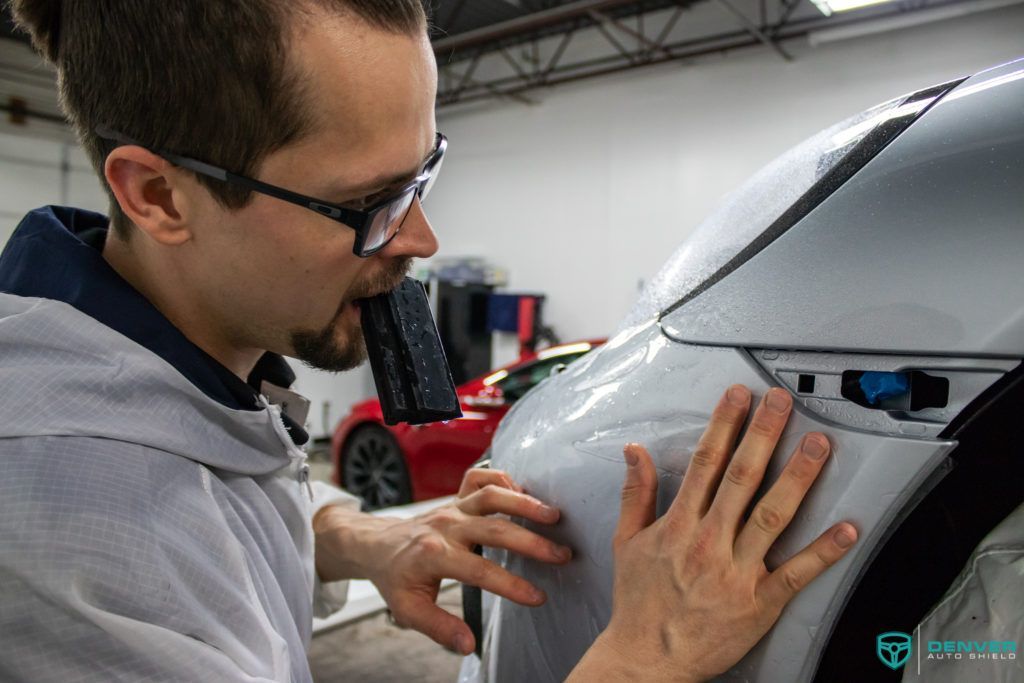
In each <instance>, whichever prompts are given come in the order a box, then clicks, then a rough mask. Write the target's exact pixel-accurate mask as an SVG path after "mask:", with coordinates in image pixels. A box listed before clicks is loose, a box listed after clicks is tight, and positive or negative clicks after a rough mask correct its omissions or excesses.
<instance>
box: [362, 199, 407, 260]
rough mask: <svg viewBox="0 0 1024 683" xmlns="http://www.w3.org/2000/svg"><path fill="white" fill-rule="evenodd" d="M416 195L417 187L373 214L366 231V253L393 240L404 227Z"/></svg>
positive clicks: (364, 247) (364, 243)
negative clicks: (403, 224)
mask: <svg viewBox="0 0 1024 683" xmlns="http://www.w3.org/2000/svg"><path fill="white" fill-rule="evenodd" d="M415 197H416V188H412V189H410V190H409V191H408V192H405V193H403V194H402V195H401V196H400V197H396V198H395V200H394V201H393V202H390V203H389V204H387V205H386V206H382V207H381V208H380V210H379V211H377V213H375V214H374V215H373V220H372V221H371V222H370V228H369V230H368V231H367V233H366V240H365V241H364V242H363V253H364V254H365V253H369V252H374V251H377V250H378V249H380V248H381V247H383V246H384V245H385V244H387V243H388V242H390V241H391V238H392V237H394V236H395V233H397V232H398V229H399V228H400V227H402V223H403V222H404V221H405V216H406V215H407V214H408V213H409V209H410V207H412V201H413V199H414V198H415Z"/></svg>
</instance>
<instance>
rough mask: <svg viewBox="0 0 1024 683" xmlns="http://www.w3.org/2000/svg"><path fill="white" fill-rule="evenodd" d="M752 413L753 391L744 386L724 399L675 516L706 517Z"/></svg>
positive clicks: (703, 438) (704, 438) (681, 491)
mask: <svg viewBox="0 0 1024 683" xmlns="http://www.w3.org/2000/svg"><path fill="white" fill-rule="evenodd" d="M749 410H750V390H749V389H747V388H746V387H745V386H743V385H742V384H735V385H733V386H731V387H729V389H728V390H726V392H725V393H724V394H723V395H722V398H721V399H719V401H718V405H717V406H715V410H714V412H713V413H711V421H710V422H708V426H707V428H706V429H705V430H704V434H703V435H702V436H701V437H700V441H698V442H697V448H695V449H694V451H693V455H692V456H691V457H690V463H689V464H688V465H687V466H686V474H685V475H683V483H682V484H681V485H680V486H679V493H678V494H676V498H675V500H674V501H673V502H672V508H671V511H670V512H671V514H673V515H676V514H679V513H683V514H687V515H696V516H697V517H698V518H699V517H703V516H704V514H705V513H706V512H707V510H708V506H710V505H711V500H712V498H714V495H715V489H716V487H717V486H718V482H719V480H720V479H721V478H722V470H723V469H724V468H725V463H726V462H728V461H729V455H730V454H731V453H732V450H733V448H735V446H736V438H737V437H738V436H739V433H740V429H741V428H742V427H743V422H744V420H746V419H747V412H748V411H749Z"/></svg>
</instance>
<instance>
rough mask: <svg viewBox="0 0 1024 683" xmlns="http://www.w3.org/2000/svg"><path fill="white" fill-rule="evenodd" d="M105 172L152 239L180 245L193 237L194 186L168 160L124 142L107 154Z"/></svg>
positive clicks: (124, 206) (127, 211)
mask: <svg viewBox="0 0 1024 683" xmlns="http://www.w3.org/2000/svg"><path fill="white" fill-rule="evenodd" d="M103 173H104V175H105V176H106V178H107V183H109V184H110V189H111V190H112V191H113V193H114V196H115V197H116V198H117V203H118V204H119V205H120V206H121V210H122V211H123V212H124V214H125V215H126V216H127V217H128V220H130V221H131V222H132V223H134V224H135V225H136V226H138V228H139V229H140V230H142V231H143V232H145V233H146V234H147V235H149V236H150V237H151V238H153V240H155V241H156V242H158V243H159V244H163V245H166V246H178V245H180V244H184V243H185V242H187V241H189V240H190V239H191V238H192V232H191V230H190V228H189V218H190V216H189V214H190V211H189V208H190V202H189V192H190V191H195V188H194V187H188V181H187V179H186V177H185V174H183V173H182V172H181V171H180V170H179V169H178V168H176V167H175V166H174V165H173V164H171V163H170V162H169V161H167V160H166V159H164V158H162V157H159V156H157V155H156V154H153V153H152V152H150V151H149V150H147V149H145V148H143V147H138V146H136V145H123V146H121V147H116V148H115V149H114V150H113V151H112V152H111V153H110V154H109V155H107V160H106V163H105V164H104V166H103ZM192 185H194V183H193V184H192Z"/></svg>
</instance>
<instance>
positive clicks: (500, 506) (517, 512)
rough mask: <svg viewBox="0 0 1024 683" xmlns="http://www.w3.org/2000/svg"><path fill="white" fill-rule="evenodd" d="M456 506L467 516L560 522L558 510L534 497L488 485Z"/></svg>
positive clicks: (542, 522) (456, 502)
mask: <svg viewBox="0 0 1024 683" xmlns="http://www.w3.org/2000/svg"><path fill="white" fill-rule="evenodd" d="M455 506H456V507H457V508H459V509H460V510H462V511H463V512H465V513H466V514H467V515H478V516H481V517H483V516H486V515H494V514H503V515H510V516H512V517H523V518H525V519H528V520H530V521H531V522H537V523H538V524H554V523H555V522H557V521H558V517H559V514H560V513H559V511H558V508H555V507H552V506H550V505H546V504H544V503H542V502H541V501H539V500H537V499H536V498H534V497H533V496H528V495H526V494H525V493H518V492H516V491H512V490H509V489H506V488H502V487H500V486H496V485H494V484H488V485H486V486H484V487H483V488H482V489H480V490H479V491H476V492H474V493H471V494H470V495H468V496H466V497H465V498H462V499H460V500H457V501H455Z"/></svg>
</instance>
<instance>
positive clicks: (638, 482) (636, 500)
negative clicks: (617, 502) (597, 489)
mask: <svg viewBox="0 0 1024 683" xmlns="http://www.w3.org/2000/svg"><path fill="white" fill-rule="evenodd" d="M623 455H624V457H625V459H626V480H625V482H623V484H622V507H621V511H620V512H619V526H618V528H617V529H616V530H615V540H614V544H615V545H616V546H617V545H619V544H620V543H623V542H624V541H628V540H629V539H631V538H633V536H635V535H636V534H638V533H640V532H641V531H643V530H644V529H646V528H647V527H649V526H650V525H651V524H653V523H654V513H655V509H654V506H655V502H656V501H657V499H658V473H657V471H656V470H655V468H654V460H652V459H651V454H650V453H648V452H647V449H646V448H644V447H643V446H641V445H640V444H637V443H631V444H626V447H625V449H623Z"/></svg>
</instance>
